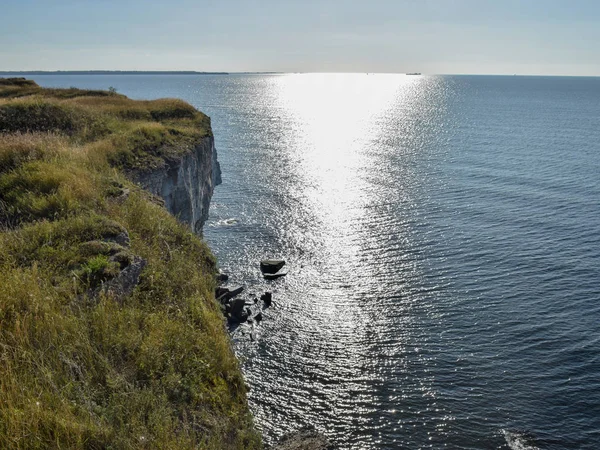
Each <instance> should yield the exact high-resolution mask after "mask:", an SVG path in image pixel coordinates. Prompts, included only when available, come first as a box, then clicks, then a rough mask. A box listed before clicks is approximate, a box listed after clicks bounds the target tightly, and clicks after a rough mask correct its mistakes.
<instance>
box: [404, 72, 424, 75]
mask: <svg viewBox="0 0 600 450" xmlns="http://www.w3.org/2000/svg"><path fill="white" fill-rule="evenodd" d="M406 75H421V72H410V73H407V74H406Z"/></svg>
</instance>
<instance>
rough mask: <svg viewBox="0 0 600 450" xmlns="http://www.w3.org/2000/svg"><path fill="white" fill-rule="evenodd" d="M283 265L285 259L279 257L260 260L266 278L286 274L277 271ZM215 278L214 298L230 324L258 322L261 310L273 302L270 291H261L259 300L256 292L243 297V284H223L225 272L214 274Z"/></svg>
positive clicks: (260, 317) (225, 279)
mask: <svg viewBox="0 0 600 450" xmlns="http://www.w3.org/2000/svg"><path fill="white" fill-rule="evenodd" d="M284 265H285V261H283V260H280V259H265V260H263V261H261V262H260V270H261V272H262V274H263V276H264V277H265V278H266V279H274V278H279V277H282V276H284V275H286V273H279V271H280V270H281V268H282V267H283V266H284ZM216 279H217V283H218V284H219V286H218V287H217V288H216V289H215V298H216V299H217V301H218V302H219V304H220V306H221V311H223V315H224V316H225V317H226V318H227V321H228V322H229V324H230V325H237V324H241V323H244V322H248V323H259V322H260V321H261V320H262V318H263V316H262V311H263V310H264V309H265V308H268V307H269V306H271V304H272V302H273V293H272V292H270V291H265V292H263V293H262V294H261V295H260V300H259V297H258V296H257V295H256V294H251V295H250V296H247V298H243V297H241V296H240V294H241V293H242V292H244V286H235V287H225V286H223V284H224V283H226V282H227V281H228V280H229V276H228V275H227V274H224V273H219V274H217V275H216Z"/></svg>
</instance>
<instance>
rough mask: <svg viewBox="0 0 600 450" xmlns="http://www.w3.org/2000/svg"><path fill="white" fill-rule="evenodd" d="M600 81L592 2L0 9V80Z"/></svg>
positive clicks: (111, 4) (258, 2)
mask: <svg viewBox="0 0 600 450" xmlns="http://www.w3.org/2000/svg"><path fill="white" fill-rule="evenodd" d="M94 69H96V70H100V69H101V70H197V71H227V72H244V71H258V72H261V71H274V72H392V73H402V72H422V73H444V74H459V73H471V74H514V73H518V74H529V75H596V76H598V75H600V1H598V0H568V1H566V0H520V1H517V0H219V1H213V0H170V1H151V0H145V1H143V0H118V1H117V0H0V70H25V71H26V70H94Z"/></svg>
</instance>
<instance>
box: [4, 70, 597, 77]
mask: <svg viewBox="0 0 600 450" xmlns="http://www.w3.org/2000/svg"><path fill="white" fill-rule="evenodd" d="M13 74H14V75H28V74H31V75H45V74H54V75H70V74H72V75H111V74H112V75H120V74H122V75H145V74H149V75H243V74H248V75H251V74H258V75H261V74H264V75H269V74H270V75H288V74H303V75H307V74H367V75H368V74H373V75H413V76H414V75H416V76H419V75H421V76H507V77H509V76H519V77H579V78H597V77H600V75H564V74H537V73H421V72H335V71H334V72H331V71H323V72H319V71H307V72H302V71H290V72H280V71H196V70H122V69H114V70H112V69H91V70H85V69H82V70H0V75H13Z"/></svg>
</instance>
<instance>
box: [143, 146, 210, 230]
mask: <svg viewBox="0 0 600 450" xmlns="http://www.w3.org/2000/svg"><path fill="white" fill-rule="evenodd" d="M132 178H133V179H134V180H135V181H137V182H138V183H139V184H140V185H141V186H142V187H143V188H144V189H146V190H148V191H150V192H151V193H152V194H154V195H157V196H159V197H161V198H162V199H163V200H164V202H165V207H166V208H167V209H168V210H169V212H170V213H171V214H173V215H174V216H175V217H177V218H178V219H179V220H180V221H182V222H185V223H187V224H189V225H190V227H191V229H192V231H194V232H195V233H197V234H201V233H202V226H203V225H204V223H205V222H206V220H207V219H208V208H209V205H210V200H211V198H212V195H213V191H214V188H215V186H217V185H218V184H220V183H221V168H220V166H219V162H218V161H217V150H216V148H215V142H214V138H213V137H212V136H208V137H204V138H202V139H201V140H200V142H198V144H197V145H196V146H195V147H194V148H193V149H192V150H191V151H189V152H187V153H185V154H183V155H182V156H181V158H179V159H177V160H175V161H169V162H168V163H167V164H166V165H165V166H164V167H162V168H160V169H157V170H154V171H151V172H136V173H134V174H132Z"/></svg>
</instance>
